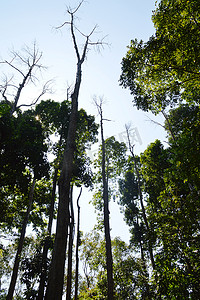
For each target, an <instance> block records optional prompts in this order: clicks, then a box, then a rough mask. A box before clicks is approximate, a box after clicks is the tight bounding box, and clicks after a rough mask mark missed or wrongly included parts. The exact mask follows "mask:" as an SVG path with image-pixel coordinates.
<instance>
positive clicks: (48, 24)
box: [0, 0, 165, 241]
mask: <svg viewBox="0 0 200 300" xmlns="http://www.w3.org/2000/svg"><path fill="white" fill-rule="evenodd" d="M78 3H79V1H75V0H74V1H72V0H69V1H68V0H59V1H58V0H34V1H33V0H6V1H5V0H4V1H3V0H1V3H0V11H1V18H0V37H1V47H0V61H2V60H5V59H9V51H11V50H14V51H20V50H21V49H23V48H24V47H25V46H28V47H32V45H33V43H34V42H36V44H37V47H38V49H39V51H41V52H42V60H41V62H42V63H43V65H45V66H46V67H47V69H46V70H44V71H43V72H42V74H38V79H39V82H38V83H37V84H36V85H35V86H32V87H27V88H26V89H25V90H24V91H23V94H22V98H21V100H20V101H21V102H20V103H21V104H22V103H27V102H28V103H30V101H31V99H32V97H34V95H37V93H39V89H40V85H42V84H43V83H44V82H45V81H47V80H53V83H52V90H53V93H52V94H47V95H44V96H43V98H42V99H43V100H46V99H49V98H51V99H54V100H56V101H62V100H64V99H66V94H67V87H68V86H69V85H73V84H74V81H75V72H76V56H75V52H74V48H73V44H72V39H71V36H70V31H69V28H68V26H67V25H66V26H64V27H62V28H61V29H56V28H57V27H59V26H60V25H62V24H63V23H64V22H66V21H69V15H68V14H67V8H68V7H71V8H75V7H76V6H77V4H78ZM154 9H155V1H154V0H87V1H85V2H84V3H83V4H82V6H81V7H80V9H79V11H78V12H77V18H76V19H75V22H76V26H77V28H79V29H80V30H81V31H82V32H83V33H84V34H86V35H87V34H89V33H90V32H91V30H92V29H93V28H94V26H96V25H98V27H97V29H96V31H95V33H94V34H93V35H92V41H94V42H96V41H98V40H101V39H102V38H104V37H105V39H104V41H105V42H106V44H105V45H104V47H103V48H102V49H101V50H100V52H99V51H97V50H95V49H93V48H92V47H91V48H90V51H89V52H88V54H87V60H86V61H85V63H84V65H83V72H82V84H81V89H80V96H79V108H84V109H85V110H86V111H87V113H88V114H92V115H95V116H96V117H97V119H96V121H97V122H98V121H99V120H98V116H97V111H96V108H95V106H94V105H93V97H94V96H96V97H103V98H104V102H105V103H104V107H103V109H104V117H105V118H106V119H109V120H110V122H105V123H104V132H105V137H109V136H112V135H114V136H115V137H116V138H117V139H118V140H119V141H124V142H126V139H125V136H124V131H125V124H130V125H131V130H132V142H133V143H134V144H135V153H136V154H139V153H141V152H143V151H144V150H145V149H146V147H147V145H149V144H150V143H151V142H153V141H155V139H157V138H158V139H161V140H162V141H165V133H164V131H163V128H162V127H161V126H158V125H156V124H155V123H153V122H151V120H150V119H153V120H155V121H156V122H159V123H162V122H163V118H162V116H157V117H155V116H153V115H152V114H147V113H145V112H142V111H138V110H137V109H136V108H135V107H133V105H132V96H131V95H130V93H129V91H128V90H125V89H122V87H121V86H119V77H120V74H121V61H122V58H123V57H124V56H125V55H126V51H127V46H128V45H129V44H130V41H131V39H135V38H137V39H138V40H140V39H142V40H144V41H146V40H148V38H149V37H150V36H151V35H152V34H153V33H154V27H153V23H152V21H151V15H152V11H153V10H154ZM76 34H77V41H78V43H79V49H82V48H81V47H82V45H83V43H84V40H83V39H82V37H81V36H80V35H79V34H78V32H76ZM1 67H2V65H1V66H0V80H1V79H2V76H3V72H4V73H5V72H9V73H6V74H10V73H11V70H2V69H1ZM97 148H98V145H95V146H94V147H93V149H92V151H91V152H89V155H90V156H91V158H93V154H94V152H95V151H96V150H97ZM82 199H83V200H82ZM82 199H81V200H80V205H82V217H81V227H82V230H83V231H84V232H86V231H89V230H91V229H92V227H93V225H94V223H95V215H94V211H93V207H92V206H91V205H89V204H88V201H89V200H91V193H87V191H84V193H83V196H82ZM110 210H111V215H112V217H111V227H112V231H111V234H112V236H113V237H114V236H118V235H119V236H121V238H122V239H124V240H126V241H128V238H129V234H128V228H127V226H125V224H124V222H123V221H122V219H123V217H122V215H120V213H119V207H118V205H117V204H116V203H111V209H110Z"/></svg>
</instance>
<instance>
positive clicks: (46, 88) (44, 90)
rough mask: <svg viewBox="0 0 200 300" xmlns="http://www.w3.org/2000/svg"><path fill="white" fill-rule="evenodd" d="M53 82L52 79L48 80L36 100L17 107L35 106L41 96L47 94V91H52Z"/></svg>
mask: <svg viewBox="0 0 200 300" xmlns="http://www.w3.org/2000/svg"><path fill="white" fill-rule="evenodd" d="M51 84H52V80H49V81H47V82H46V83H45V84H44V86H43V88H42V91H41V93H40V94H39V95H38V97H37V98H36V99H35V100H33V101H32V103H31V104H21V105H19V106H17V107H16V109H19V108H20V107H31V106H34V105H35V104H37V103H38V101H39V100H40V98H41V97H42V96H43V95H44V94H46V93H52V89H51Z"/></svg>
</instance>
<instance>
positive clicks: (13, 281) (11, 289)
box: [6, 179, 36, 300]
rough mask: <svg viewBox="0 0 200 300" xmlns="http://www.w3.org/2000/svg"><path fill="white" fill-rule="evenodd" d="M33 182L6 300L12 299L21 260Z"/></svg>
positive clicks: (34, 181) (31, 202)
mask: <svg viewBox="0 0 200 300" xmlns="http://www.w3.org/2000/svg"><path fill="white" fill-rule="evenodd" d="M35 183H36V180H35V179H33V183H32V186H31V190H30V193H29V204H28V208H27V211H26V215H25V218H24V221H23V224H22V229H21V235H20V238H19V243H18V249H17V253H16V256H15V262H14V267H13V272H12V277H11V281H10V286H9V290H8V295H7V297H6V300H12V299H13V294H14V291H15V285H16V281H17V276H18V270H19V264H20V260H21V253H22V248H23V244H24V239H25V234H26V227H27V224H28V219H29V215H30V212H31V208H32V204H33V193H34V189H35Z"/></svg>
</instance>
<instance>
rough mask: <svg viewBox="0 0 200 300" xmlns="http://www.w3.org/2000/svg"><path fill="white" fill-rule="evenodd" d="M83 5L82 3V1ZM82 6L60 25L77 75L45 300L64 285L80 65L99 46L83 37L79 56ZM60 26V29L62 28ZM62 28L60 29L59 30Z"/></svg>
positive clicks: (57, 295) (55, 296)
mask: <svg viewBox="0 0 200 300" xmlns="http://www.w3.org/2000/svg"><path fill="white" fill-rule="evenodd" d="M82 2H83V1H82ZM82 2H81V3H80V4H79V6H78V7H77V8H76V9H75V10H72V9H70V8H69V9H68V13H69V15H70V18H71V20H70V22H65V23H64V24H63V25H65V24H68V25H70V30H71V36H72V40H73V45H74V49H75V53H76V58H77V71H76V81H75V86H74V90H73V92H72V94H71V113H70V120H69V127H68V137H67V144H66V148H65V151H64V158H63V164H62V169H61V175H60V178H59V203H58V215H57V227H56V236H55V243H54V250H53V256H52V263H51V268H50V271H49V277H48V284H47V290H46V295H45V299H61V298H62V292H63V282H64V266H65V258H66V245H67V234H68V226H69V223H70V215H69V203H70V199H69V197H70V183H71V179H72V175H73V170H74V155H75V152H76V151H75V149H76V143H75V140H76V128H77V112H78V97H79V90H80V85H81V79H82V64H83V63H84V61H85V58H86V54H87V51H88V46H89V45H99V44H102V43H99V42H97V43H93V42H91V40H90V39H91V36H92V34H93V32H94V30H95V28H94V29H93V30H92V31H91V32H90V33H89V34H88V35H84V37H85V44H84V47H83V52H82V54H80V51H79V49H78V44H77V39H76V36H75V28H76V27H75V25H74V15H75V13H76V12H77V10H78V9H79V7H80V6H81V4H82ZM63 25H62V26H63ZM62 26H61V27H62Z"/></svg>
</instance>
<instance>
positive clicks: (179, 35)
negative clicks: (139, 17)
mask: <svg viewBox="0 0 200 300" xmlns="http://www.w3.org/2000/svg"><path fill="white" fill-rule="evenodd" d="M199 15H200V7H199V3H198V1H197V0H194V1H187V0H173V1H169V0H162V1H160V3H159V5H158V7H157V9H156V10H155V11H154V13H153V16H152V20H153V23H154V26H155V30H156V32H155V35H154V36H152V37H150V38H149V40H148V41H147V42H146V43H144V42H143V41H139V42H138V41H137V40H132V41H131V45H130V46H129V47H128V52H127V55H126V57H124V58H123V60H122V74H121V77H120V83H121V85H122V86H123V87H125V88H129V89H130V91H131V94H132V95H133V96H134V99H133V102H134V104H135V105H136V106H137V108H139V109H142V110H145V111H148V110H151V111H152V112H154V113H158V112H159V111H161V110H163V109H165V107H167V106H168V105H170V106H174V105H177V104H178V102H179V101H187V102H188V103H193V104H195V103H196V104H198V103H199V84H198V82H199V67H200V65H199V48H200V39H199V29H200V27H199V21H198V19H199Z"/></svg>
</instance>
